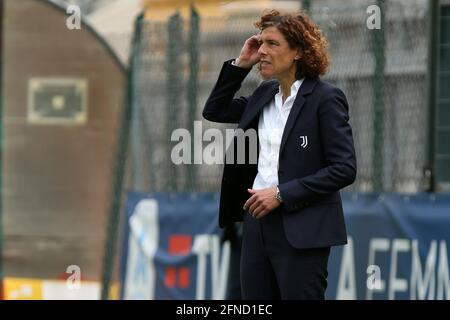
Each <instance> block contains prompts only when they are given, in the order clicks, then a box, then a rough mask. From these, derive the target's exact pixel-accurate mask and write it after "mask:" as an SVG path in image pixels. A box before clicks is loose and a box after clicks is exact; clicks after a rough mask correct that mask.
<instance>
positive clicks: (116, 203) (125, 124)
mask: <svg viewBox="0 0 450 320" xmlns="http://www.w3.org/2000/svg"><path fill="white" fill-rule="evenodd" d="M143 19H144V15H143V14H141V15H139V16H138V17H137V19H136V22H135V32H134V36H133V45H132V50H131V55H130V57H131V58H130V65H129V68H128V72H127V91H126V97H125V99H124V102H125V103H124V104H125V106H124V109H123V113H122V118H121V120H122V122H121V126H120V133H119V141H118V142H119V144H118V146H117V155H116V170H115V172H116V175H115V177H114V189H113V197H112V202H111V206H110V211H109V220H108V229H107V235H106V241H105V252H104V259H103V274H102V291H101V299H102V300H106V299H108V294H109V287H110V282H111V275H112V272H113V267H114V256H115V250H116V244H117V240H118V239H117V238H118V237H117V234H118V227H119V218H120V209H121V198H122V187H123V182H124V175H125V169H126V159H127V150H128V140H129V136H130V122H131V118H132V101H133V88H134V87H135V83H134V78H133V72H132V70H133V66H134V63H135V62H136V59H137V57H138V56H137V55H138V54H139V50H137V48H138V46H139V44H140V40H141V31H142V21H143Z"/></svg>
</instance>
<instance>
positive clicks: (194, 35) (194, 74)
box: [187, 5, 200, 191]
mask: <svg viewBox="0 0 450 320" xmlns="http://www.w3.org/2000/svg"><path fill="white" fill-rule="evenodd" d="M199 36H200V16H199V15H198V12H197V11H196V10H195V8H194V6H193V5H192V6H191V21H190V30H189V47H188V50H189V60H190V61H189V80H188V83H187V100H188V113H189V114H188V117H187V118H188V121H189V122H188V126H187V127H188V128H189V132H191V134H192V137H194V135H193V133H194V121H195V116H196V114H197V94H198V65H199V50H198V42H199ZM192 152H193V151H192ZM191 156H192V158H191V159H194V155H193V154H192V155H191ZM196 171H197V170H196V165H195V164H194V163H191V164H190V165H189V167H188V182H187V185H188V188H189V190H191V191H195V190H197V179H196Z"/></svg>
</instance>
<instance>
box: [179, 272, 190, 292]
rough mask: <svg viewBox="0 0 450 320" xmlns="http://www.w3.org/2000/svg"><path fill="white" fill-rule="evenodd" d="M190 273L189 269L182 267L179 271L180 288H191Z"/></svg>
mask: <svg viewBox="0 0 450 320" xmlns="http://www.w3.org/2000/svg"><path fill="white" fill-rule="evenodd" d="M189 276H190V271H189V268H187V267H182V268H180V270H179V271H178V287H180V288H183V289H186V288H187V287H189Z"/></svg>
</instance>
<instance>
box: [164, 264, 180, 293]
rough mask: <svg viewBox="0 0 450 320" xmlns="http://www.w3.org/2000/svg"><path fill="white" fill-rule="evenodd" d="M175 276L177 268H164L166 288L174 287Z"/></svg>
mask: <svg viewBox="0 0 450 320" xmlns="http://www.w3.org/2000/svg"><path fill="white" fill-rule="evenodd" d="M176 277H177V270H176V269H175V268H174V267H168V268H166V277H165V279H164V283H165V285H166V287H167V288H173V287H175V281H176Z"/></svg>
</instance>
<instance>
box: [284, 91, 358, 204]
mask: <svg viewBox="0 0 450 320" xmlns="http://www.w3.org/2000/svg"><path fill="white" fill-rule="evenodd" d="M318 112H319V126H320V136H321V142H322V145H323V151H324V155H325V158H326V161H327V166H325V167H323V168H322V169H320V170H319V171H317V172H316V173H314V174H312V175H308V176H306V177H303V178H299V179H294V180H291V181H288V182H286V183H283V184H280V185H279V189H280V193H281V196H282V198H283V202H284V203H285V208H286V210H287V211H293V210H295V209H296V208H297V205H298V204H300V203H301V202H308V201H309V200H314V199H315V198H317V197H320V196H323V195H326V194H330V193H333V192H336V191H339V190H340V189H342V188H344V187H346V186H348V185H350V184H352V183H353V182H354V181H355V178H356V156H355V148H354V144H353V137H352V129H351V127H350V124H349V123H348V121H349V114H348V103H347V99H346V97H345V95H344V93H343V92H342V91H341V90H340V89H338V88H333V89H332V90H331V93H329V94H327V95H326V96H325V97H324V99H323V101H322V102H321V103H320V105H319V110H318Z"/></svg>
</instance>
